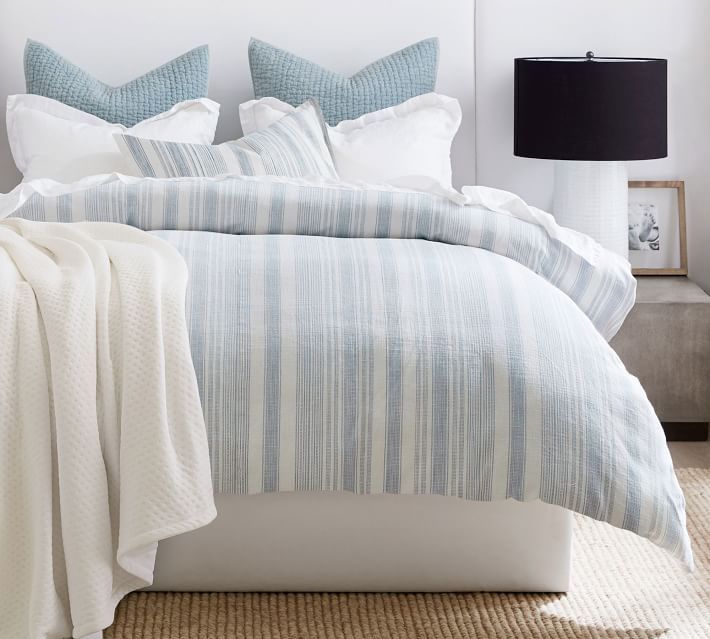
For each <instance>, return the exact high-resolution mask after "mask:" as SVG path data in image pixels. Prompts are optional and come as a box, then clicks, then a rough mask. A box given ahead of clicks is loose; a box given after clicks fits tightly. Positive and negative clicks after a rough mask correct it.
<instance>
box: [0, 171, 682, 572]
mask: <svg viewBox="0 0 710 639" xmlns="http://www.w3.org/2000/svg"><path fill="white" fill-rule="evenodd" d="M30 190H31V189H27V190H26V191H25V193H28V192H29V191H30ZM49 190H50V191H51V190H52V189H49ZM23 197H24V196H23ZM468 200H469V204H468V205H466V206H464V205H461V204H459V203H456V202H453V201H451V200H448V199H446V198H443V197H439V196H435V195H430V194H423V193H413V192H407V191H399V190H396V189H391V188H388V187H365V186H360V185H345V184H338V183H320V184H316V183H307V182H303V181H295V180H287V179H281V178H249V177H229V178H222V179H191V178H185V179H179V180H142V179H130V178H112V179H110V180H108V181H107V182H106V183H103V184H95V185H89V186H84V187H83V188H82V189H81V190H73V191H70V192H67V193H63V194H59V195H56V194H51V193H47V194H44V195H42V194H39V193H34V194H33V195H31V196H30V197H29V198H28V199H27V200H26V201H25V202H24V203H22V204H21V205H20V206H19V208H17V210H16V211H15V212H14V215H20V216H22V217H26V218H28V219H35V220H50V221H57V220H59V221H74V220H84V219H88V220H102V221H103V220H110V221H118V222H125V223H127V224H132V225H135V226H138V227H140V228H144V229H146V230H152V231H154V232H155V233H156V234H158V235H159V236H160V237H162V238H163V239H165V240H166V241H168V242H170V243H171V244H173V245H174V246H175V247H176V248H177V249H178V250H179V251H180V253H182V255H183V256H184V258H185V260H186V261H187V264H188V267H189V272H190V277H191V285H190V288H189V291H188V304H187V315H188V322H189V327H190V338H191V345H192V352H193V361H194V364H195V368H196V372H197V378H198V382H199V386H200V392H201V397H202V402H203V409H204V411H205V417H206V421H207V424H208V430H209V433H208V434H209V440H210V447H211V455H212V473H213V482H214V486H215V489H216V490H218V491H221V492H228V493H239V494H244V493H258V492H264V491H292V490H348V491H354V492H358V493H381V492H389V493H433V494H441V495H456V496H460V497H464V498H467V499H473V500H484V501H488V500H493V499H505V498H513V499H518V500H534V499H541V500H543V501H545V502H548V503H552V504H557V505H560V506H563V507H565V508H568V509H570V510H574V511H577V512H580V513H583V514H585V515H588V516H590V517H594V518H595V519H600V520H604V521H608V522H610V523H611V524H613V525H615V526H618V527H621V528H625V529H628V530H631V531H634V532H636V533H638V534H640V535H642V536H645V537H648V538H649V539H651V540H652V541H654V542H655V543H657V544H658V545H660V546H662V547H664V548H666V549H668V550H669V551H670V552H672V553H674V554H675V555H676V556H677V557H679V558H680V559H682V560H683V561H685V562H686V563H687V564H688V565H691V563H692V555H691V551H690V546H689V541H688V537H687V533H686V531H685V515H684V501H683V496H682V493H681V491H680V488H679V486H678V483H677V481H676V478H675V475H674V472H673V467H672V463H671V459H670V456H669V453H668V450H667V447H666V445H665V440H664V437H663V432H662V429H661V426H660V424H659V422H658V419H657V418H656V416H655V414H654V411H653V409H652V407H651V405H650V404H649V402H648V400H647V399H646V396H645V393H644V392H643V389H642V388H641V386H640V384H639V382H638V380H636V379H635V378H634V377H632V376H631V375H629V374H628V373H627V372H626V370H625V369H624V367H623V364H622V363H621V361H620V360H619V359H618V357H617V356H616V354H615V353H614V352H613V351H612V349H611V348H610V347H609V346H608V344H607V342H606V340H607V339H608V338H610V337H611V336H612V335H613V334H614V333H615V331H616V330H617V329H618V327H619V326H620V324H621V322H622V321H623V319H624V317H625V315H626V313H627V312H628V311H629V309H630V307H631V305H632V304H633V300H634V281H633V278H632V277H631V275H630V273H629V269H628V265H626V264H625V263H624V262H622V261H621V260H620V259H619V258H616V257H614V256H612V255H611V254H608V253H606V252H605V251H603V250H601V249H600V248H599V247H598V245H596V244H594V243H592V242H591V241H589V240H586V239H585V238H583V237H582V236H579V235H577V234H574V233H572V232H569V231H566V230H564V229H560V228H559V227H556V226H555V225H554V223H553V222H552V221H551V219H550V218H549V217H548V216H545V215H544V214H542V213H540V212H538V211H536V210H534V209H531V208H529V207H527V206H525V205H524V204H523V203H522V202H521V201H520V200H516V199H514V198H512V197H509V196H507V195H505V194H501V193H500V192H496V191H492V190H486V189H475V190H471V191H469V192H468ZM0 214H1V212H0ZM205 231H209V232H205Z"/></svg>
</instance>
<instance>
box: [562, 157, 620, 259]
mask: <svg viewBox="0 0 710 639" xmlns="http://www.w3.org/2000/svg"><path fill="white" fill-rule="evenodd" d="M628 180H629V177H628V172H627V169H626V162H576V161H575V162H572V161H562V160H559V161H556V162H555V195H554V203H553V213H554V216H555V220H556V221H557V223H558V224H561V225H562V226H567V227H569V228H572V229H574V230H576V231H581V232H582V233H585V234H586V235H589V236H590V237H592V238H594V239H595V240H596V241H597V242H599V243H600V244H601V245H602V246H603V247H604V248H607V249H609V250H611V251H614V252H615V253H618V254H619V255H621V256H622V257H624V258H626V259H628V258H629V186H628V184H629V182H628Z"/></svg>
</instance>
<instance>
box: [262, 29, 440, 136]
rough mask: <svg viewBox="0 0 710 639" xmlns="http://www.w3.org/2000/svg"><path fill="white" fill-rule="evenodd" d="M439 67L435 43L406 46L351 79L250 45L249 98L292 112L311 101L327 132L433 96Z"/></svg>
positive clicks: (279, 51)
mask: <svg viewBox="0 0 710 639" xmlns="http://www.w3.org/2000/svg"><path fill="white" fill-rule="evenodd" d="M438 64H439V40H438V38H429V39H427V40H422V41H421V42H417V43H416V44H413V45H411V46H408V47H406V48H404V49H402V50H401V51H397V52H396V53H393V54H391V55H388V56H387V57H384V58H382V59H380V60H378V61H377V62H373V63H372V64H370V65H368V66H366V67H365V68H363V69H361V70H360V71H358V72H357V73H356V74H355V75H353V76H351V77H347V76H345V75H343V74H341V73H335V72H333V71H329V70H328V69H324V68H323V67H321V66H319V65H317V64H315V63H313V62H310V61H309V60H306V59H304V58H300V57H298V56H295V55H293V54H292V53H289V52H288V51H284V50H283V49H279V48H277V47H275V46H273V45H270V44H268V43H266V42H262V41H261V40H257V39H255V38H252V39H251V41H250V42H249V65H250V67H251V79H252V83H253V85H254V97H255V98H256V99H260V98H265V97H274V98H278V99H279V100H282V101H283V102H287V103H288V104H290V105H292V106H298V105H299V104H301V103H302V102H304V101H305V100H307V99H308V98H315V99H316V100H318V103H319V104H320V107H321V109H322V110H323V116H324V117H325V120H326V122H327V123H328V124H330V125H331V126H334V125H336V124H338V122H340V121H341V120H354V119H356V118H359V117H360V116H361V115H364V114H365V113H370V112H372V111H378V110H380V109H385V108H387V107H391V106H395V105H396V104H400V103H401V102H404V101H405V100H409V99H410V98H413V97H414V96H417V95H421V94H422V93H429V92H431V91H434V88H435V85H436V74H437V70H438Z"/></svg>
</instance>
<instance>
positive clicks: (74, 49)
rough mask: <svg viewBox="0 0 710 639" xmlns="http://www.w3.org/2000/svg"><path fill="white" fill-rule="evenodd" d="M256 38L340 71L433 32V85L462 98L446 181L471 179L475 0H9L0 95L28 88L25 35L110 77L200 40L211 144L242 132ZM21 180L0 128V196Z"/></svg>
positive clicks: (1, 35) (117, 79) (130, 74)
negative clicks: (215, 124)
mask: <svg viewBox="0 0 710 639" xmlns="http://www.w3.org/2000/svg"><path fill="white" fill-rule="evenodd" d="M250 36H255V37H258V38H260V39H262V40H266V41H267V42H271V43H272V44H275V45H277V46H279V47H282V48H285V49H289V50H291V51H293V53H296V54H298V55H301V56H303V57H306V58H309V59H311V60H313V61H314V62H318V63H320V64H322V65H323V66H326V67H329V68H331V69H333V70H336V71H341V72H343V73H352V72H354V71H357V70H358V69H359V68H360V67H362V66H364V65H366V64H368V63H369V62H372V61H373V60H376V59H377V58H380V57H382V56H383V55H386V54H388V53H391V52H392V51H395V50H397V49H400V48H402V47H404V46H406V45H408V44H411V43H413V42H415V41H417V40H420V39H423V38H426V37H430V36H438V37H439V39H440V47H441V55H440V68H439V80H438V84H437V90H438V91H439V92H441V93H446V94H448V95H452V96H454V97H456V98H458V99H459V100H460V101H461V106H462V108H463V113H464V117H463V125H462V127H461V130H460V132H459V134H458V136H457V139H456V142H455V146H454V181H455V183H456V185H458V186H460V185H461V184H464V183H469V184H470V183H472V182H473V180H474V176H475V166H474V165H475V149H474V131H475V123H474V119H475V109H474V81H475V78H474V44H473V39H474V0H437V1H436V2H434V1H433V0H358V1H357V2H352V1H348V2H344V1H343V0H256V1H254V0H252V1H251V2H240V1H239V0H199V1H196V0H122V1H121V2H107V1H106V0H62V1H61V2H57V0H33V1H32V2H5V3H3V8H2V19H1V20H0V97H1V98H2V101H3V107H4V100H5V98H6V96H7V95H10V94H13V93H23V92H24V90H25V85H24V74H23V69H22V53H23V48H24V44H25V40H26V39H27V38H33V39H35V40H39V41H41V42H44V43H45V44H47V45H49V46H51V47H52V48H54V49H56V50H57V51H58V52H59V53H61V54H63V55H64V56H66V57H67V58H68V59H69V60H71V61H72V62H74V63H76V64H78V65H80V66H82V67H83V68H84V69H86V70H87V71H89V72H90V73H92V74H94V75H95V76H96V77H97V78H99V79H100V80H102V81H104V82H108V83H109V84H123V83H124V82H126V81H128V80H131V79H132V78H134V77H136V76H138V75H141V74H143V73H145V72H146V71H149V70H150V69H152V68H154V67H156V66H158V65H159V64H162V63H163V62H166V61H168V60H169V59H171V58H173V57H175V56H177V55H179V54H181V53H183V52H184V51H187V50H188V49H190V48H192V47H194V46H197V45H200V44H209V45H210V52H211V77H210V97H211V98H212V99H214V100H216V101H217V102H219V103H220V104H221V105H222V109H221V113H220V124H219V128H218V131H217V140H218V141H223V140H225V139H230V138H234V137H235V136H237V135H239V134H240V128H239V117H238V113H237V106H238V104H239V103H240V102H243V101H245V100H248V99H251V98H252V97H253V94H252V87H251V78H250V76H249V65H248V61H247V43H248V41H249V38H250ZM19 179H20V175H19V174H18V173H17V171H16V169H15V166H14V163H13V161H12V158H11V156H10V152H9V149H8V146H7V136H6V130H5V127H4V126H2V127H0V192H5V191H8V190H9V189H10V188H12V187H13V186H14V185H15V184H16V183H17V182H18V181H19Z"/></svg>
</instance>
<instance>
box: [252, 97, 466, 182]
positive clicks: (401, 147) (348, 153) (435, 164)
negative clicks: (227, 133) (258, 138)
mask: <svg viewBox="0 0 710 639" xmlns="http://www.w3.org/2000/svg"><path fill="white" fill-rule="evenodd" d="M294 110H295V107H292V106H291V105H290V104H286V103H285V102H282V101H281V100H277V99H276V98H261V99H260V100H250V101H249V102H245V103H243V104H241V105H240V106H239V118H240V120H241V123H242V129H243V131H244V135H248V134H249V133H252V132H254V131H258V130H260V129H265V128H266V127H268V126H269V125H271V124H273V123H274V122H276V121H277V120H279V119H280V118H282V117H283V116H284V115H286V114H287V113H291V112H293V111H294ZM460 125H461V106H460V105H459V102H458V100H456V99H455V98H451V97H448V96H445V95H440V94H438V93H425V94H423V95H419V96H416V97H414V98H411V99H409V100H407V101H406V102H402V103H401V104H398V105H396V106H393V107H389V108H387V109H382V110H381V111H373V112H372V113H366V114H365V115H363V116H361V117H359V118H357V119H356V120H343V121H342V122H340V123H338V124H337V125H336V126H329V127H328V137H329V138H330V144H331V148H332V151H333V157H334V160H335V167H336V169H337V171H338V174H339V175H340V178H341V179H342V180H344V181H346V182H348V181H363V182H369V183H375V184H376V183H385V184H398V185H402V184H406V185H407V187H409V188H418V187H419V188H421V189H422V190H429V189H430V187H431V184H432V182H434V183H437V184H439V185H441V186H443V187H444V188H449V189H450V188H451V144H452V142H453V140H454V136H455V135H456V132H457V131H458V128H459V126H460Z"/></svg>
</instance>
